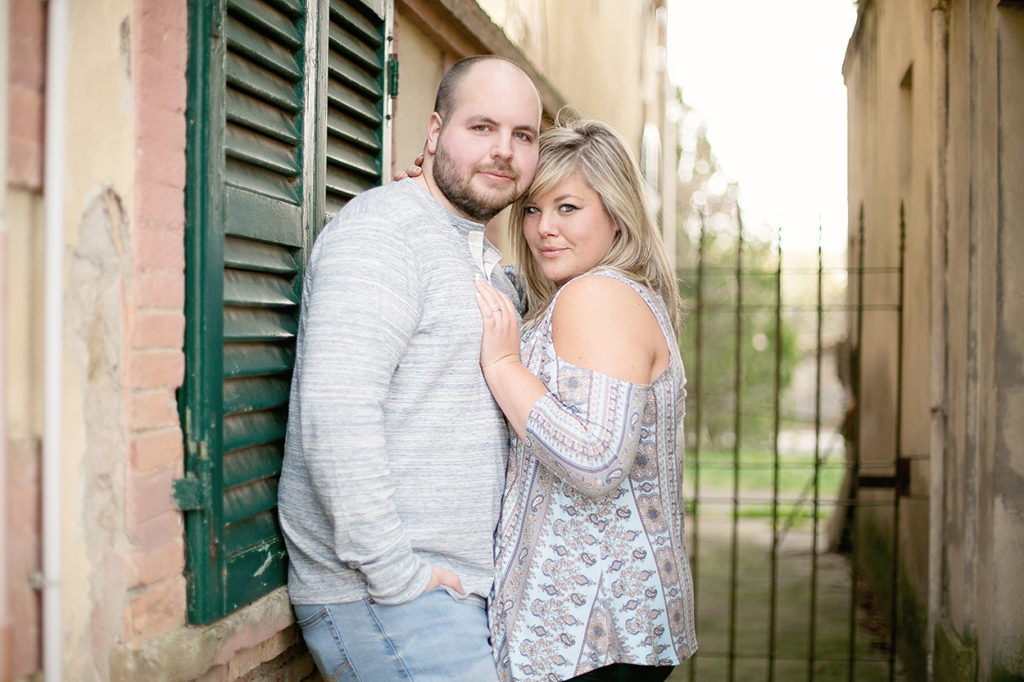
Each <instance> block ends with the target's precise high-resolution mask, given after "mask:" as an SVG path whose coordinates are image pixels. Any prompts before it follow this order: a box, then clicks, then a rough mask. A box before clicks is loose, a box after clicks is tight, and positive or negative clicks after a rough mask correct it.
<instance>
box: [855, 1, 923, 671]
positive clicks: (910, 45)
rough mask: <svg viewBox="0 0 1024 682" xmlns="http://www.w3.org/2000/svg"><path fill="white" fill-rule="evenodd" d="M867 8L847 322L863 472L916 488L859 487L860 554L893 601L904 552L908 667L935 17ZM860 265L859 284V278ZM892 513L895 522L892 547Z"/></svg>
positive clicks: (919, 529)
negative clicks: (856, 370)
mask: <svg viewBox="0 0 1024 682" xmlns="http://www.w3.org/2000/svg"><path fill="white" fill-rule="evenodd" d="M866 6H867V8H866V9H863V10H862V11H861V15H860V21H859V25H858V28H857V32H856V33H855V35H854V38H853V39H852V40H851V46H850V51H849V52H848V57H847V61H846V64H845V66H844V76H845V79H846V85H847V90H848V92H849V121H850V124H849V127H850V133H849V181H848V182H849V210H850V214H849V224H850V226H851V228H850V244H849V253H848V257H849V260H850V267H851V268H853V271H852V273H853V274H852V275H851V277H850V286H849V290H848V294H847V295H848V299H849V301H850V303H852V304H860V305H862V306H864V309H863V310H862V311H861V312H856V311H853V312H851V313H850V314H849V321H850V327H851V329H855V328H856V325H857V323H858V322H860V323H862V324H863V328H862V329H860V330H858V331H857V332H856V333H855V334H854V338H855V339H857V341H858V345H859V347H858V351H859V357H858V361H859V365H860V379H859V381H860V391H859V393H860V395H859V396H858V397H857V404H858V417H859V423H858V440H859V453H860V463H861V471H860V473H861V474H865V475H874V476H877V475H890V474H894V473H895V472H896V466H895V462H894V460H895V459H896V457H897V456H899V457H901V458H904V459H907V460H909V464H910V481H909V483H910V487H909V491H908V493H909V494H907V495H904V496H901V497H900V498H899V499H898V505H899V509H898V512H896V511H895V509H894V503H895V501H896V496H895V494H894V492H893V490H892V489H884V490H875V489H862V490H861V491H860V493H859V497H858V502H859V503H860V506H859V509H858V512H857V518H858V521H859V524H860V534H859V536H858V537H859V538H860V539H861V542H862V546H861V547H860V548H859V549H860V551H859V552H858V560H859V562H860V564H861V568H862V569H864V570H865V571H866V572H867V573H868V574H870V575H873V576H874V578H875V583H876V588H877V589H878V591H879V592H880V593H882V594H883V595H885V597H886V598H889V595H890V594H891V593H892V592H891V590H892V586H891V585H890V583H891V568H890V567H891V562H892V559H893V556H894V554H898V556H899V562H900V570H899V572H898V574H897V575H898V577H897V583H896V586H895V590H896V593H897V594H898V597H897V599H898V601H899V603H900V604H901V605H902V608H901V611H902V617H903V622H902V623H901V626H900V631H901V634H902V637H903V638H905V639H909V640H910V642H911V643H912V645H913V647H914V648H916V650H917V651H918V656H917V662H916V663H914V662H913V661H910V662H909V664H910V665H911V668H912V669H919V670H923V668H924V666H925V659H924V655H923V649H924V646H925V644H924V642H925V639H926V632H925V620H926V604H927V599H928V597H927V592H928V590H927V588H928V533H927V528H928V514H929V508H928V497H927V495H928V486H929V465H928V456H929V437H930V431H929V428H930V409H929V408H930V403H931V395H930V381H929V377H930V364H929V335H928V329H929V315H930V310H929V286H928V284H929V282H930V276H931V275H930V265H929V258H928V254H929V248H930V246H929V245H930V234H931V232H930V201H929V197H930V194H929V182H930V177H931V174H930V172H931V171H930V168H929V165H930V158H931V157H930V155H929V153H928V150H929V142H930V139H931V125H930V123H931V113H930V107H929V104H930V92H931V91H930V88H929V84H930V82H931V78H930V71H929V60H928V55H929V47H930V38H929V36H930V34H929V30H928V23H927V22H926V21H923V20H924V19H927V17H928V14H927V12H923V13H922V9H924V7H925V3H923V2H916V1H915V2H911V3H903V2H900V3H892V2H879V3H866ZM901 211H902V216H901ZM862 215H863V230H864V231H863V244H861V242H860V239H861V236H860V235H861V233H860V224H861V216H862ZM901 222H902V226H903V227H902V228H901ZM901 229H902V230H903V231H904V232H903V235H902V236H901ZM901 240H903V241H902V244H901ZM901 248H902V249H903V250H904V256H903V275H902V277H903V281H902V296H903V301H902V305H903V312H902V321H901V315H900V311H899V305H900V296H901V281H900V274H899V270H898V268H899V266H900V264H901V253H900V250H901ZM861 254H863V262H861ZM861 265H863V268H864V275H863V278H864V279H863V289H862V290H861V288H860V287H861V282H860V281H859V276H858V274H857V272H858V268H860V267H861ZM861 291H862V292H863V294H862V298H860V300H858V297H860V296H861V293H860V292H861ZM901 324H902V331H903V336H902V350H901V349H900V343H901V337H900V333H901V328H900V325H901ZM901 376H902V381H901ZM897 430H898V432H899V433H898V434H897ZM895 515H898V518H899V535H898V537H899V547H898V549H896V550H894V548H893V518H894V516H895Z"/></svg>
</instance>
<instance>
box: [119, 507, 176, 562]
mask: <svg viewBox="0 0 1024 682" xmlns="http://www.w3.org/2000/svg"><path fill="white" fill-rule="evenodd" d="M127 530H128V539H129V540H130V541H131V543H132V545H133V551H137V552H140V553H158V552H159V551H160V550H161V549H162V548H164V547H166V546H167V545H169V544H170V543H173V542H175V541H177V540H180V539H181V538H182V537H184V533H185V524H184V522H183V521H182V518H181V512H179V511H173V512H167V513H166V514H161V515H160V516H157V517H154V518H152V519H148V520H146V521H142V522H141V523H134V522H133V521H132V519H128V526H127Z"/></svg>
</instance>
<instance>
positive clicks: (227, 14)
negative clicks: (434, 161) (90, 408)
mask: <svg viewBox="0 0 1024 682" xmlns="http://www.w3.org/2000/svg"><path fill="white" fill-rule="evenodd" d="M307 6H308V7H309V8H311V9H312V8H315V12H316V13H315V14H314V15H312V16H310V17H307V16H306V8H307ZM374 7H375V8H376V9H372V8H370V7H369V6H368V5H367V4H364V3H362V2H360V0H343V1H340V2H337V1H332V2H330V4H329V6H328V4H327V3H326V2H323V3H309V2H307V0H216V1H215V2H205V1H204V2H190V3H189V27H190V28H189V36H190V37H189V42H190V58H189V73H188V77H189V84H188V87H189V105H188V107H189V113H188V116H187V121H188V148H187V159H188V184H187V186H186V221H187V223H186V277H185V281H186V298H185V313H186V328H185V362H186V374H185V382H184V384H183V386H182V390H181V392H180V394H179V408H180V413H181V422H182V430H183V432H184V435H185V456H186V459H185V471H186V474H185V477H184V478H182V479H178V480H176V481H175V482H174V497H175V501H176V503H177V505H178V508H179V509H181V510H182V511H184V512H185V527H186V541H187V550H188V551H187V554H188V556H187V566H186V574H187V577H188V590H189V594H188V601H189V603H188V609H189V611H188V614H189V622H190V623H197V624H198V623H209V622H211V621H214V620H216V619H218V618H221V617H222V616H225V615H227V614H228V613H230V612H232V611H234V610H235V609H237V608H239V607H240V606H243V605H245V604H248V603H251V602H252V601H254V600H255V599H257V598H259V597H261V596H263V595H264V594H266V593H268V592H269V591H271V590H273V589H274V588H276V587H278V586H280V585H283V584H284V583H285V581H286V565H287V559H286V552H285V546H284V541H283V539H282V537H281V533H280V528H279V525H278V521H277V482H278V477H279V476H280V472H281V463H282V459H283V450H284V437H285V427H286V424H287V417H288V399H289V393H290V389H291V372H292V367H293V365H294V361H295V337H296V333H297V329H298V317H299V306H300V302H301V294H302V272H303V267H304V264H305V260H306V256H307V249H308V247H309V246H310V245H311V244H312V242H313V240H314V238H315V231H316V229H317V228H319V227H320V226H321V225H322V224H323V223H322V222H321V218H322V217H323V216H324V215H325V214H326V215H327V217H331V216H333V215H334V213H336V212H337V211H338V210H339V209H340V208H341V206H343V205H344V204H345V203H346V202H347V201H348V200H349V199H351V198H352V197H353V196H355V195H356V194H358V193H360V192H362V191H364V190H366V189H369V188H370V187H373V186H376V185H378V184H380V182H381V179H382V176H381V168H382V159H381V156H382V153H383V144H382V140H383V134H384V104H385V100H384V91H383V83H384V68H385V63H384V49H383V45H384V38H383V36H384V23H385V19H384V17H383V16H380V14H385V13H386V12H385V9H384V8H385V7H386V8H387V12H390V8H391V5H390V2H389V0H385V2H384V4H381V3H376V4H374ZM311 22H312V23H311ZM328 22H329V23H328ZM325 23H328V25H326V26H325ZM307 29H309V30H307ZM325 39H327V40H329V45H324V44H323V41H324V40H325ZM307 41H309V42H308V43H307ZM317 55H319V56H320V58H319V59H318V58H317ZM307 67H308V68H309V69H310V71H309V72H307V71H306V68H307ZM306 98H309V101H307V100H306ZM317 112H321V113H320V114H317ZM313 119H316V121H317V122H316V124H315V125H316V126H317V130H304V126H305V125H307V122H308V121H310V120H313ZM325 159H326V163H325ZM318 160H319V165H318ZM325 166H326V167H325Z"/></svg>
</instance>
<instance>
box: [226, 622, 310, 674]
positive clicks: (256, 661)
mask: <svg viewBox="0 0 1024 682" xmlns="http://www.w3.org/2000/svg"><path fill="white" fill-rule="evenodd" d="M297 638H298V634H297V633H296V630H295V628H292V627H290V628H287V629H285V630H282V631H281V632H276V633H274V634H273V635H272V636H271V637H270V639H267V640H264V641H262V642H260V643H259V644H257V645H256V646H253V647H249V648H248V649H245V650H242V651H239V652H238V653H237V654H235V656H234V657H233V658H232V659H231V660H230V661H229V662H228V671H229V672H228V677H229V678H230V679H232V680H237V679H238V678H240V677H242V676H243V675H247V674H248V673H250V672H252V671H253V670H255V669H256V668H258V667H259V666H261V665H263V664H264V663H266V662H268V661H273V660H274V659H275V658H277V657H278V656H280V655H281V654H283V653H284V652H286V651H288V649H289V648H291V647H292V646H293V645H294V644H295V642H296V640H297Z"/></svg>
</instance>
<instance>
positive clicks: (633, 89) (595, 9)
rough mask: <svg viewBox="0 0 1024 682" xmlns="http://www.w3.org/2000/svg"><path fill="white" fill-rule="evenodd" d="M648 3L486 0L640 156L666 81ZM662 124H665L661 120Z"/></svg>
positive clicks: (572, 97) (572, 98)
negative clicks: (661, 79)
mask: <svg viewBox="0 0 1024 682" xmlns="http://www.w3.org/2000/svg"><path fill="white" fill-rule="evenodd" d="M652 4H653V3H651V2H649V1H648V0H629V1H628V2H623V1H622V0H527V1H525V2H524V1H519V0H480V6H481V7H482V8H483V9H484V11H485V12H487V13H488V14H489V15H490V16H491V18H492V19H493V20H494V21H495V22H496V23H497V24H499V25H500V26H502V27H503V28H504V29H505V31H506V33H507V34H508V36H509V38H510V39H511V40H512V42H514V43H516V44H517V45H518V46H519V48H520V49H521V50H522V51H523V52H524V54H525V55H526V57H527V59H529V60H530V62H531V63H532V64H533V65H534V66H536V67H537V68H538V69H540V70H541V71H542V72H544V73H545V74H547V76H548V78H550V79H551V81H552V83H554V84H555V85H556V87H558V88H559V90H560V91H561V92H562V93H563V94H564V95H565V99H566V102H567V103H568V104H571V105H574V106H576V107H579V108H580V109H581V110H582V112H583V113H584V114H585V115H588V116H593V117H595V118H599V119H602V120H604V121H606V122H608V123H609V124H610V125H612V126H613V127H615V128H616V129H617V130H618V131H619V132H620V133H622V134H623V135H624V136H625V138H626V139H627V140H629V141H630V142H631V143H632V144H633V145H634V151H636V152H637V153H639V149H640V138H641V134H642V132H643V125H644V123H645V122H646V121H647V120H648V119H646V118H645V117H646V115H647V113H648V112H647V107H650V106H651V105H652V103H653V100H652V98H653V97H654V96H655V95H656V92H655V91H656V88H657V83H656V82H655V80H654V79H655V78H657V77H658V76H660V74H656V73H655V72H654V71H653V69H652V68H651V66H652V64H653V55H652V54H651V49H653V48H652V47H651V45H650V43H651V38H652V36H651V34H650V31H651V28H652V21H653V16H652V13H653V11H654V10H653V9H652ZM659 123H660V121H659Z"/></svg>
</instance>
